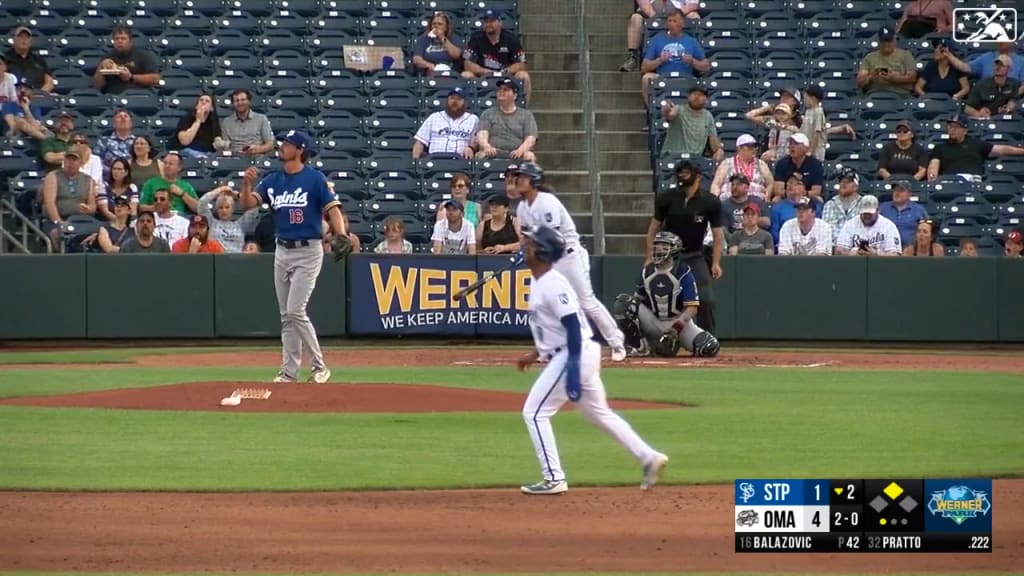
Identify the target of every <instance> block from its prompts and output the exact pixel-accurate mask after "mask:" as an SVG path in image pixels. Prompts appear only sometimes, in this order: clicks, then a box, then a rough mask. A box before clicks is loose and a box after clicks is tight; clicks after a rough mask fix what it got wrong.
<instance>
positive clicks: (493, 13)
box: [484, 10, 501, 20]
mask: <svg viewBox="0 0 1024 576" xmlns="http://www.w3.org/2000/svg"><path fill="white" fill-rule="evenodd" d="M484 20H501V10H487V11H485V12H484Z"/></svg>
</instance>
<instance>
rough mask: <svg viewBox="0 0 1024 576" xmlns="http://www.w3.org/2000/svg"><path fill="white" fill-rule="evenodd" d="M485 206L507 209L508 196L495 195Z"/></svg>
mask: <svg viewBox="0 0 1024 576" xmlns="http://www.w3.org/2000/svg"><path fill="white" fill-rule="evenodd" d="M487 204H489V205H490V206H504V207H506V208H508V204H509V202H508V196H505V195H504V194H495V195H494V196H491V198H490V199H489V200H488V201H487Z"/></svg>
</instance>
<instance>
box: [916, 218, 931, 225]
mask: <svg viewBox="0 0 1024 576" xmlns="http://www.w3.org/2000/svg"><path fill="white" fill-rule="evenodd" d="M917 223H918V224H927V225H929V226H931V225H932V224H935V221H934V220H932V219H931V218H924V219H921V220H918V221H917Z"/></svg>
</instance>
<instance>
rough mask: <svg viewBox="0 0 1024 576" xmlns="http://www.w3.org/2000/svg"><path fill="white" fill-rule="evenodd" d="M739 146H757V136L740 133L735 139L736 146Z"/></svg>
mask: <svg viewBox="0 0 1024 576" xmlns="http://www.w3.org/2000/svg"><path fill="white" fill-rule="evenodd" d="M741 146H757V138H754V137H753V136H751V135H750V134H740V137H739V138H737V139H736V147H737V148H739V147H741Z"/></svg>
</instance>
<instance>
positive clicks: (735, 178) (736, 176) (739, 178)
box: [729, 172, 750, 184]
mask: <svg viewBox="0 0 1024 576" xmlns="http://www.w3.org/2000/svg"><path fill="white" fill-rule="evenodd" d="M729 182H730V183H732V184H735V183H736V182H740V183H743V184H750V179H749V178H747V177H746V176H745V175H743V174H740V173H739V172H737V173H735V174H733V175H732V176H729Z"/></svg>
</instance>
